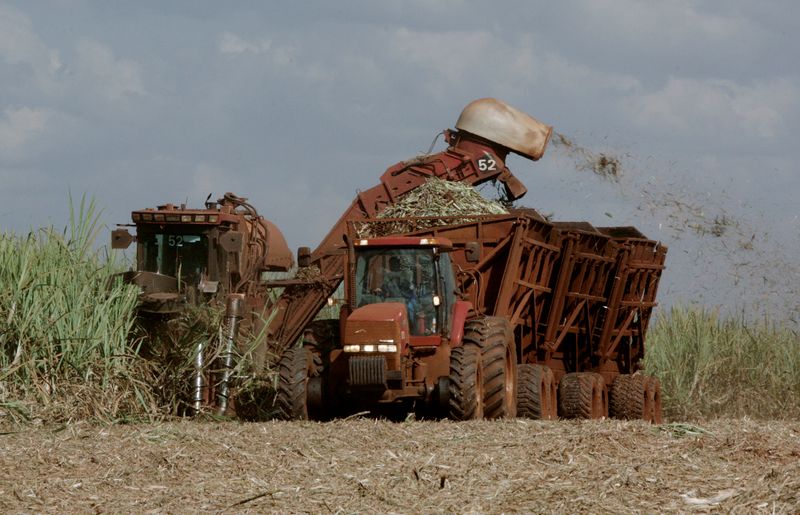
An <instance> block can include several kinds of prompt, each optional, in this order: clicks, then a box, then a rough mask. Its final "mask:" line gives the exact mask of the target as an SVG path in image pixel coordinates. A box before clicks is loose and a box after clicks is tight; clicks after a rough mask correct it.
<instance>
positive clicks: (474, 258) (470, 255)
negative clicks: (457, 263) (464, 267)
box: [464, 241, 481, 263]
mask: <svg viewBox="0 0 800 515" xmlns="http://www.w3.org/2000/svg"><path fill="white" fill-rule="evenodd" d="M464 258H465V259H466V260H467V263H477V262H478V261H480V260H481V245H480V243H478V242H477V241H471V242H469V243H467V244H466V245H465V246H464Z"/></svg>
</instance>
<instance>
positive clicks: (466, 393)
mask: <svg viewBox="0 0 800 515" xmlns="http://www.w3.org/2000/svg"><path fill="white" fill-rule="evenodd" d="M449 389H450V392H449V393H450V394H449V396H448V415H449V416H450V418H451V419H453V420H476V419H482V418H483V412H484V410H483V363H482V359H481V349H480V347H478V346H476V345H472V344H464V345H461V346H460V347H456V348H455V349H453V350H452V351H450V381H449Z"/></svg>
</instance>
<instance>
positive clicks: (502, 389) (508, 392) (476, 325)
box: [463, 317, 517, 419]
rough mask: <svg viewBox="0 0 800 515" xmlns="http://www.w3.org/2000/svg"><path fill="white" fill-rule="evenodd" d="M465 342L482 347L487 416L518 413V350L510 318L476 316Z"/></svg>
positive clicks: (499, 416) (504, 415)
mask: <svg viewBox="0 0 800 515" xmlns="http://www.w3.org/2000/svg"><path fill="white" fill-rule="evenodd" d="M463 341H464V344H465V345H470V344H471V345H475V346H476V347H478V348H480V349H481V355H482V358H483V385H484V386H483V387H484V401H483V402H484V412H483V415H484V418H487V419H495V418H502V417H515V416H516V415H517V354H516V346H515V345H514V336H513V334H512V332H511V326H510V325H509V323H508V320H506V319H505V318H502V317H483V318H476V319H473V320H470V321H468V322H467V324H466V325H465V327H464V339H463Z"/></svg>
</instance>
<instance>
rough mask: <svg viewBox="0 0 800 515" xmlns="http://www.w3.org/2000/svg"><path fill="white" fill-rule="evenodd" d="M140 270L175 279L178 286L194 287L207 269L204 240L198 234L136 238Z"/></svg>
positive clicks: (146, 235) (156, 234)
mask: <svg viewBox="0 0 800 515" xmlns="http://www.w3.org/2000/svg"><path fill="white" fill-rule="evenodd" d="M139 242H140V243H139V244H140V245H141V246H142V258H143V259H142V261H141V262H140V263H139V269H140V270H147V271H149V272H156V273H159V274H163V275H168V276H171V277H177V278H178V280H179V281H180V283H182V284H188V285H191V286H196V285H197V283H198V282H199V281H200V276H201V275H202V274H203V272H204V271H206V269H207V266H208V240H207V239H206V238H205V237H203V236H201V235H198V234H159V233H150V234H143V235H140V238H139Z"/></svg>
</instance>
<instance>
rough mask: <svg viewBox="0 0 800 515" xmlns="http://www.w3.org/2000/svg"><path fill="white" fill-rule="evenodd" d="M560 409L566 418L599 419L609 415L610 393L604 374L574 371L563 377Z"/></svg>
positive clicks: (560, 386)
mask: <svg viewBox="0 0 800 515" xmlns="http://www.w3.org/2000/svg"><path fill="white" fill-rule="evenodd" d="M558 397H559V411H560V415H561V416H562V417H564V418H583V419H598V418H603V417H605V416H607V415H608V393H607V390H606V385H605V381H604V380H603V376H601V375H600V374H595V373H592V372H573V373H571V374H567V375H565V376H564V377H563V378H561V384H559V392H558Z"/></svg>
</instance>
